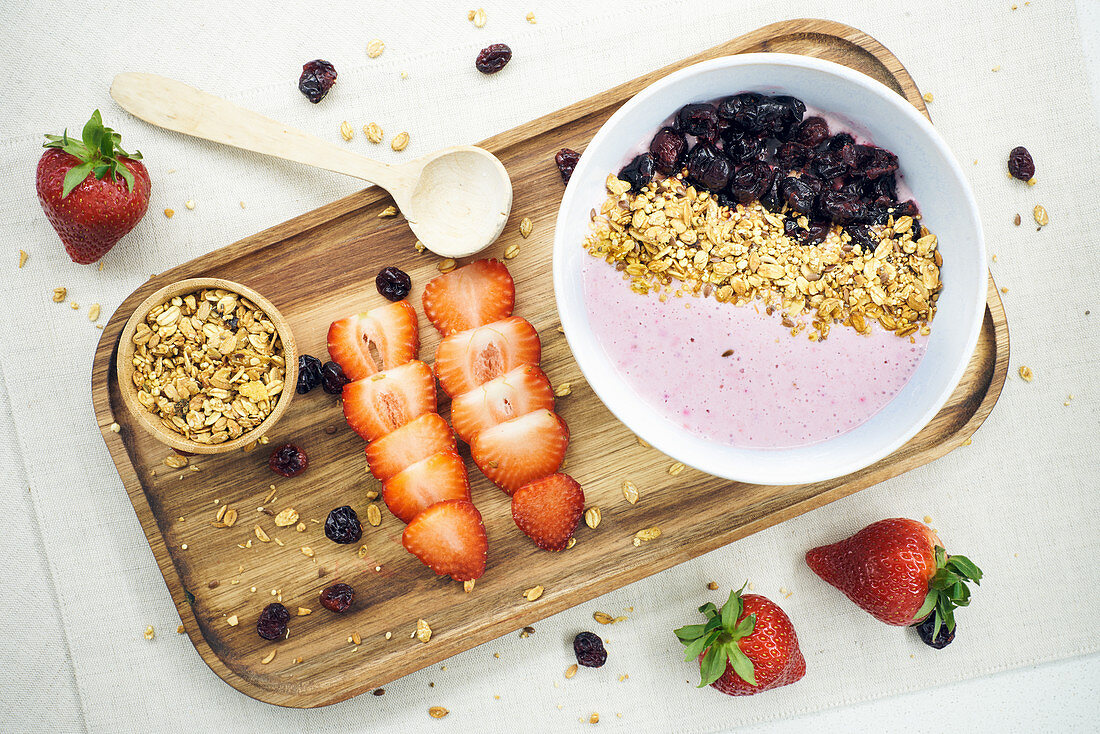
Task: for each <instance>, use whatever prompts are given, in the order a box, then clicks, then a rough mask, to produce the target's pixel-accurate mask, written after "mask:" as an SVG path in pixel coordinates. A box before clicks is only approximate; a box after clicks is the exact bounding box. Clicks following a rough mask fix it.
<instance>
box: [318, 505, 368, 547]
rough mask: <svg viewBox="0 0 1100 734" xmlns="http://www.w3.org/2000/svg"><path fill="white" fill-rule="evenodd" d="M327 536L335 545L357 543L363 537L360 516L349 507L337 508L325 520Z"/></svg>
mask: <svg viewBox="0 0 1100 734" xmlns="http://www.w3.org/2000/svg"><path fill="white" fill-rule="evenodd" d="M325 535H327V536H328V539H329V540H331V541H332V542H333V543H342V544H347V543H355V542H356V541H358V540H359V539H360V538H362V537H363V526H362V525H361V524H360V523H359V516H358V515H356V514H355V510H353V509H351V507H349V506H348V505H344V506H343V507H337V508H336V509H335V510H333V511H332V512H330V513H329V514H328V517H327V518H326V519H325Z"/></svg>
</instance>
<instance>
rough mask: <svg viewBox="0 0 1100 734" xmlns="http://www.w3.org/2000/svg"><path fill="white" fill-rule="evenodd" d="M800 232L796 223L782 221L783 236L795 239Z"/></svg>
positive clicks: (789, 220)
mask: <svg viewBox="0 0 1100 734" xmlns="http://www.w3.org/2000/svg"><path fill="white" fill-rule="evenodd" d="M801 230H802V228H801V227H799V226H798V222H796V221H794V220H793V219H784V220H783V234H785V235H786V236H787V237H792V238H793V237H797V236H798V233H799V232H800V231H801Z"/></svg>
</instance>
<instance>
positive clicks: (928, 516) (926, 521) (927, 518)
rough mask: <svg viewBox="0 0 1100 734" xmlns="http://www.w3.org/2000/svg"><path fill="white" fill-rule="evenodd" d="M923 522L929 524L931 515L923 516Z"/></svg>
mask: <svg viewBox="0 0 1100 734" xmlns="http://www.w3.org/2000/svg"><path fill="white" fill-rule="evenodd" d="M924 522H925V524H926V525H927V524H929V523H931V522H932V516H931V515H925V516H924Z"/></svg>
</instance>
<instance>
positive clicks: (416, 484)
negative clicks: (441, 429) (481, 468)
mask: <svg viewBox="0 0 1100 734" xmlns="http://www.w3.org/2000/svg"><path fill="white" fill-rule="evenodd" d="M382 499H383V500H384V501H385V503H386V507H388V508H390V512H392V513H393V514H394V515H397V517H399V518H400V519H401V521H402V522H406V523H407V522H409V521H410V520H412V519H413V518H414V517H416V514H417V513H418V512H420V511H421V510H423V509H424V508H426V507H429V506H431V505H433V504H435V503H436V502H440V501H442V500H469V499H470V480H469V478H468V477H467V476H466V464H465V462H463V461H462V457H461V456H459V455H458V454H456V453H455V452H454V451H441V452H439V453H438V454H432V455H431V456H429V457H428V458H426V459H421V460H420V461H418V462H416V463H415V464H413V465H412V466H410V467H409V468H408V469H405V470H404V471H401V472H398V473H397V474H395V475H393V476H392V477H390V478H389V480H387V481H386V482H385V483H384V484H383V485H382Z"/></svg>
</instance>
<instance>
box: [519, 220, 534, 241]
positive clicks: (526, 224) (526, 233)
mask: <svg viewBox="0 0 1100 734" xmlns="http://www.w3.org/2000/svg"><path fill="white" fill-rule="evenodd" d="M532 226H533V225H532V223H531V217H524V218H523V219H522V220H521V221H520V223H519V236H520V237H522V238H523V239H527V238H528V237H530V236H531V227H532Z"/></svg>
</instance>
